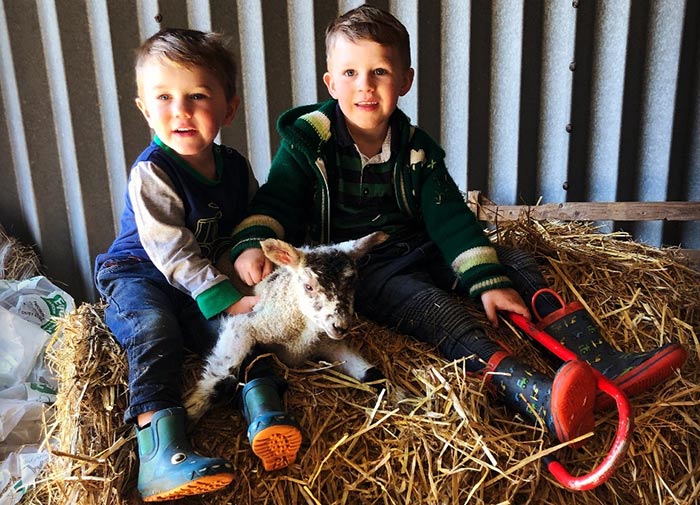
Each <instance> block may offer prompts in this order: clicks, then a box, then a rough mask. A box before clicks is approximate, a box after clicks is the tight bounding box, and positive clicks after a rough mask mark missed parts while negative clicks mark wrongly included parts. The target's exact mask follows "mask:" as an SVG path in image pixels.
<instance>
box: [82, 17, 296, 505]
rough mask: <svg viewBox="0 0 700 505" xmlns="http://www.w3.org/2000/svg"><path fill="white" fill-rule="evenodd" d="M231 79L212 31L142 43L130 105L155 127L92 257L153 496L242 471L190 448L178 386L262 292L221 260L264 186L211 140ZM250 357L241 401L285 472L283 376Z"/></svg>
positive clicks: (291, 429) (271, 459)
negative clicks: (108, 238)
mask: <svg viewBox="0 0 700 505" xmlns="http://www.w3.org/2000/svg"><path fill="white" fill-rule="evenodd" d="M236 77H237V69H236V64H235V60H234V58H233V56H232V54H231V52H230V51H229V50H228V49H227V48H226V46H225V43H224V40H223V38H222V37H221V36H220V35H218V34H214V33H204V32H200V31H195V30H185V29H165V30H161V31H160V32H158V33H156V34H155V35H153V36H152V37H150V38H149V39H148V40H146V41H145V42H144V43H143V45H142V46H141V47H140V48H139V49H138V51H137V56H136V80H137V87H138V98H136V105H137V106H138V108H139V110H140V111H141V112H142V114H143V116H144V118H145V119H146V121H147V122H148V124H149V126H150V127H151V129H152V130H153V131H154V132H155V136H154V138H153V141H152V142H151V144H150V145H149V146H148V147H147V148H146V149H145V150H144V151H143V152H142V153H141V155H140V156H139V157H138V159H137V160H136V162H135V163H134V165H133V166H132V167H131V171H130V173H129V181H128V190H127V195H126V206H125V209H124V212H123V214H122V218H121V230H120V233H119V235H118V237H117V238H116V240H115V241H114V242H113V244H112V246H111V247H110V248H109V251H107V253H105V254H101V255H99V256H98V257H97V259H96V262H95V282H96V285H97V288H98V290H99V291H100V293H101V295H102V296H103V297H104V299H105V300H106V301H107V302H108V305H107V307H106V309H105V321H106V323H107V325H108V326H109V328H110V329H111V330H112V332H113V333H114V336H115V337H116V339H117V341H118V342H119V344H120V345H121V346H122V347H123V348H124V349H125V351H126V355H127V360H128V365H129V395H130V399H129V407H128V408H127V410H126V412H125V415H124V417H125V420H126V421H127V422H133V423H136V425H137V440H138V456H139V475H138V490H139V492H140V493H141V496H142V497H143V499H144V500H145V501H161V500H170V499H177V498H182V497H185V496H188V495H193V494H200V493H205V492H209V491H213V490H216V489H219V488H221V487H223V486H226V485H227V484H229V483H230V482H231V480H232V479H233V478H234V474H233V468H232V466H231V464H230V463H229V462H228V461H226V460H224V459H222V458H208V457H204V456H201V455H199V454H197V453H195V452H194V451H193V450H192V447H191V445H190V443H189V441H188V439H187V435H186V430H185V422H186V413H185V410H184V408H183V407H182V397H181V395H182V383H181V382H182V366H183V360H184V356H185V349H189V350H192V351H194V352H197V353H199V354H202V355H204V354H206V353H207V352H208V351H209V350H210V349H211V348H212V347H213V345H214V343H215V342H216V339H217V335H218V328H219V320H220V315H221V314H224V313H227V314H240V313H245V312H249V311H250V310H251V309H252V307H253V306H254V305H255V302H256V301H257V299H256V298H255V297H252V296H244V295H243V294H242V293H240V292H239V291H238V290H237V289H236V288H235V287H234V284H233V283H232V281H231V280H230V279H229V278H228V277H227V276H225V275H223V274H222V273H221V272H220V271H219V270H217V268H216V267H215V262H216V260H217V258H218V257H219V255H220V254H221V253H222V252H223V251H225V250H228V249H229V248H230V242H228V240H229V238H230V234H231V232H232V231H233V229H234V227H235V226H236V225H237V224H238V223H239V222H240V220H241V219H243V217H244V216H245V215H246V212H247V208H248V203H249V201H250V198H251V197H252V195H253V194H254V192H255V190H256V189H257V186H258V184H257V181H256V180H255V178H254V176H253V173H252V170H251V168H250V165H249V163H248V161H247V160H246V159H245V158H244V157H243V156H242V155H241V154H240V153H239V152H238V151H236V150H235V149H233V148H230V147H226V146H223V145H217V144H215V143H214V139H215V138H216V136H217V134H218V133H219V131H220V129H221V128H222V127H224V126H227V125H229V124H230V123H231V121H232V120H233V118H234V116H235V114H236V110H237V108H238V105H239V103H240V98H239V97H238V95H237V94H236ZM256 363H258V364H257V366H255V365H254V366H253V367H252V370H251V372H250V373H249V375H248V378H249V379H252V380H250V381H249V382H248V383H247V384H246V385H245V387H244V388H243V391H242V394H241V395H242V396H241V399H239V402H240V403H241V404H242V407H243V413H244V416H245V417H246V420H247V421H248V423H249V429H248V438H249V439H250V442H251V444H253V442H255V444H254V446H255V447H257V448H259V449H260V450H259V451H258V455H259V456H260V457H261V459H262V460H263V464H264V466H265V468H266V469H273V468H281V467H283V466H286V465H287V464H289V463H291V462H293V461H294V458H295V456H296V451H297V450H298V448H299V444H300V443H301V434H300V431H299V429H298V427H297V425H296V423H295V422H294V420H293V419H291V418H289V417H288V416H287V415H286V414H285V412H284V407H283V404H282V402H281V400H280V397H279V381H278V380H276V378H275V377H274V376H273V375H272V371H271V369H270V368H269V366H268V365H266V364H265V363H264V362H258V361H256ZM222 393H224V394H225V392H222ZM230 399H231V398H223V400H230ZM251 412H254V413H255V415H254V418H253V419H251V418H250V417H251V416H250V413H251ZM268 442H269V443H268ZM268 446H269V447H268ZM280 447H283V449H284V450H283V451H282V452H283V453H281V454H280V453H279V450H278V449H279V448H280Z"/></svg>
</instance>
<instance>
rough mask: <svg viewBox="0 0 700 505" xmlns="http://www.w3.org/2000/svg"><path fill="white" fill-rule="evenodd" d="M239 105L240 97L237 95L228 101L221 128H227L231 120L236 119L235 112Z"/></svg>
mask: <svg viewBox="0 0 700 505" xmlns="http://www.w3.org/2000/svg"><path fill="white" fill-rule="evenodd" d="M240 105H241V97H240V96H238V95H234V97H233V98H232V99H231V100H229V102H228V104H226V116H225V117H224V124H223V126H228V125H230V124H231V121H233V118H234V117H236V111H237V110H238V107H239V106H240Z"/></svg>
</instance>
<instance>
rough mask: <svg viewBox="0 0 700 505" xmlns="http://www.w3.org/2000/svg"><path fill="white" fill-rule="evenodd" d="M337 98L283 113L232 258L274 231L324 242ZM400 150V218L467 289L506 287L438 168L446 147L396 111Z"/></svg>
mask: <svg viewBox="0 0 700 505" xmlns="http://www.w3.org/2000/svg"><path fill="white" fill-rule="evenodd" d="M336 106H337V101H336V100H329V101H327V102H323V103H320V104H314V105H306V106H302V107H297V108H295V109H291V110H289V111H287V112H285V113H284V114H282V115H281V116H280V118H279V120H278V122H277V130H278V132H279V134H280V136H281V138H282V142H281V145H280V147H279V149H278V151H277V153H276V155H275V157H274V159H273V161H272V166H271V168H270V173H269V175H268V179H267V181H266V182H265V184H263V185H262V186H261V188H260V189H259V190H258V192H257V193H256V195H255V197H254V199H253V201H252V203H251V205H250V216H249V217H247V218H246V219H244V220H243V221H242V222H241V223H240V225H239V226H238V227H237V228H236V230H235V231H234V236H233V241H234V246H233V248H232V250H231V258H232V259H235V258H236V257H237V256H238V255H239V254H240V253H241V251H243V250H244V249H247V248H250V247H259V242H260V240H262V239H265V238H269V237H277V238H280V239H284V240H287V241H288V242H291V243H296V244H300V243H302V242H312V243H327V242H328V240H329V236H330V219H331V212H332V203H331V189H330V187H329V183H328V181H329V175H330V176H331V177H332V174H333V173H334V172H335V166H334V165H335V163H336V159H337V157H336V152H335V149H336V142H335V141H334V138H333V132H334V131H335V128H334V120H335V117H336ZM394 114H397V115H398V117H399V121H398V122H395V123H393V124H396V123H398V124H399V125H400V127H399V131H398V132H396V131H392V135H398V136H399V138H400V139H401V146H403V147H402V149H401V150H400V152H399V153H398V155H397V157H396V164H395V166H394V177H393V180H394V189H395V195H396V203H397V204H398V206H399V208H400V209H401V211H402V212H403V213H404V214H405V215H406V218H407V219H413V220H416V222H417V223H419V225H422V226H424V228H425V230H426V231H427V234H428V236H429V237H430V238H431V239H432V240H433V241H434V242H435V243H436V244H437V246H438V248H439V249H440V251H441V252H442V254H443V256H444V258H445V260H446V261H447V263H448V264H450V265H451V266H452V268H453V269H454V271H455V272H456V273H457V274H458V275H459V277H460V283H461V284H463V285H464V287H465V288H466V289H468V292H469V294H470V296H472V297H476V296H478V295H479V294H481V293H482V292H484V291H487V290H489V289H494V288H502V287H510V286H511V285H512V284H511V281H510V280H509V279H508V277H506V276H505V274H504V270H503V267H502V265H501V264H500V263H499V262H498V259H497V256H496V251H495V249H494V248H493V246H492V244H491V242H490V241H489V239H488V237H486V235H485V234H484V231H483V229H482V227H481V224H480V223H479V222H478V221H477V219H476V217H475V216H474V214H473V213H472V212H471V210H469V207H467V205H466V202H465V200H464V198H463V196H462V194H461V193H460V191H459V189H458V188H457V185H456V184H455V183H454V181H453V180H452V178H451V177H450V175H449V174H448V172H447V168H446V167H445V153H444V151H443V150H442V148H441V147H440V146H439V145H438V144H437V143H436V142H435V141H433V140H432V139H431V138H430V136H429V135H428V134H427V133H425V132H424V131H423V130H421V129H420V128H418V127H415V126H412V125H411V124H410V122H409V119H408V118H407V117H406V115H405V114H403V112H401V111H400V110H398V109H397V110H396V111H395V113H394Z"/></svg>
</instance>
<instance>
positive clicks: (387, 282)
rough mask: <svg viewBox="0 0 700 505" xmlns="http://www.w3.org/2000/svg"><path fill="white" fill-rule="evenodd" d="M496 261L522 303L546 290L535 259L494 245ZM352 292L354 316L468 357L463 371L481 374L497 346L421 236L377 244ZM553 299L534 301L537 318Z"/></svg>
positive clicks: (451, 356)
mask: <svg viewBox="0 0 700 505" xmlns="http://www.w3.org/2000/svg"><path fill="white" fill-rule="evenodd" d="M496 251H497V253H498V257H499V261H500V262H501V263H502V264H503V266H504V267H505V269H506V273H507V275H508V277H509V278H510V279H511V281H512V282H513V284H514V287H515V289H516V291H518V293H520V295H521V296H522V298H523V300H524V301H525V303H526V304H528V305H529V304H530V301H531V299H532V296H533V295H534V294H535V292H536V291H537V290H539V289H541V288H544V287H546V286H547V284H546V281H545V279H544V277H543V276H542V274H541V272H540V270H539V267H538V265H537V263H536V262H535V260H534V258H533V257H532V256H530V255H529V254H528V253H526V252H525V251H522V250H518V249H512V248H505V247H501V246H497V247H496ZM359 267H360V275H359V282H358V287H357V291H356V294H355V307H356V309H357V312H358V313H359V314H362V315H363V316H365V317H368V318H369V319H372V320H374V321H376V322H378V323H380V324H382V325H385V326H388V327H390V328H395V329H396V330H398V331H400V332H401V333H405V334H407V335H411V336H413V337H415V338H416V339H418V340H420V341H423V342H426V343H428V344H431V345H433V346H435V347H436V349H437V350H438V351H439V352H440V353H441V354H442V355H443V356H444V357H445V358H447V359H449V360H454V359H459V358H467V360H466V365H467V369H468V370H469V371H471V372H477V371H479V370H481V369H482V368H483V366H484V364H485V363H486V362H488V360H489V358H490V357H491V356H492V355H493V354H494V353H495V352H496V351H498V350H501V349H502V348H501V346H500V345H499V344H498V343H497V342H495V341H493V340H491V339H490V338H489V337H487V335H486V333H485V331H484V329H483V327H482V326H481V324H480V322H479V321H477V320H476V319H475V318H474V317H472V316H471V315H470V314H469V313H468V312H467V311H466V310H465V308H464V306H463V304H464V303H465V299H464V298H465V296H464V295H465V293H466V290H465V289H464V288H463V287H462V286H460V284H459V282H458V279H457V276H456V274H455V273H454V271H453V270H452V268H450V266H449V265H447V263H446V262H445V260H444V259H443V257H442V254H441V253H440V251H439V249H438V248H437V246H436V245H435V244H434V243H433V242H431V241H429V240H427V239H426V238H425V237H415V238H414V239H412V240H405V241H400V242H393V243H389V244H382V245H380V246H378V247H376V248H375V249H373V250H372V251H370V253H369V254H368V255H366V256H365V257H363V258H362V259H360V261H359ZM557 308H558V305H557V303H556V301H555V300H552V299H550V298H548V297H547V296H539V297H538V298H537V309H538V312H539V313H540V314H541V315H543V316H544V315H546V314H549V313H551V312H552V311H554V310H556V309H557Z"/></svg>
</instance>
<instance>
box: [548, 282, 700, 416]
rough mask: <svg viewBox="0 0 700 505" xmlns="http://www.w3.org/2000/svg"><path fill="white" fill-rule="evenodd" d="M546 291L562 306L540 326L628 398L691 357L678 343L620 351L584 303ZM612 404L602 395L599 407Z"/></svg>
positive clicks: (660, 378) (666, 376) (663, 378)
mask: <svg viewBox="0 0 700 505" xmlns="http://www.w3.org/2000/svg"><path fill="white" fill-rule="evenodd" d="M546 292H548V293H549V294H552V295H553V296H555V297H556V298H557V299H558V301H559V302H560V303H561V305H562V307H561V308H560V309H558V310H556V311H555V312H552V313H551V314H548V315H547V316H546V317H544V318H543V319H542V320H541V321H540V322H539V323H537V325H536V326H537V327H538V328H539V329H541V330H544V331H545V332H546V333H548V334H549V335H551V336H552V337H554V338H555V339H557V340H558V341H559V342H560V343H561V344H562V345H564V347H566V348H568V349H569V350H571V351H573V352H574V353H576V354H577V355H578V357H579V358H580V359H582V360H584V361H586V362H587V363H589V364H590V365H591V366H592V367H593V368H595V369H596V370H598V371H599V372H600V373H602V374H603V375H604V376H605V377H606V378H607V379H608V380H610V381H612V382H613V383H614V384H615V385H616V386H617V387H619V388H620V389H621V390H622V391H623V392H624V393H625V395H627V396H628V397H631V396H634V395H637V394H639V393H643V392H644V391H647V390H648V389H650V388H651V387H653V386H655V385H657V384H659V383H661V382H663V381H665V380H666V379H668V378H669V377H670V376H671V375H672V374H673V373H674V371H675V370H678V369H680V368H681V366H683V363H685V360H686V359H687V357H688V351H686V349H685V348H684V347H683V346H682V345H680V344H677V343H670V344H665V345H663V346H661V347H657V348H656V349H652V350H650V351H646V352H636V353H626V352H621V351H618V350H616V349H615V348H613V347H612V346H611V345H610V344H608V343H607V342H606V341H605V340H603V337H602V335H601V332H600V330H599V329H598V327H597V325H596V324H595V322H594V321H593V318H592V317H591V316H590V314H589V313H588V312H587V311H586V309H585V307H584V306H583V305H582V304H581V303H579V302H573V303H570V304H568V305H566V304H564V301H563V300H562V299H561V297H559V295H558V294H557V293H555V292H553V291H551V290H546ZM538 293H539V292H538ZM538 293H535V296H537V295H538ZM612 405H613V400H612V398H611V397H610V396H608V395H605V394H602V393H601V394H599V395H598V400H597V402H596V408H597V409H599V410H600V409H604V408H608V407H610V406H612Z"/></svg>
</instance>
